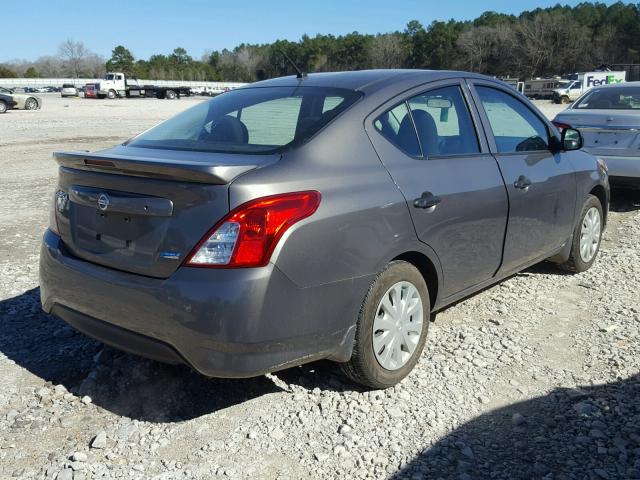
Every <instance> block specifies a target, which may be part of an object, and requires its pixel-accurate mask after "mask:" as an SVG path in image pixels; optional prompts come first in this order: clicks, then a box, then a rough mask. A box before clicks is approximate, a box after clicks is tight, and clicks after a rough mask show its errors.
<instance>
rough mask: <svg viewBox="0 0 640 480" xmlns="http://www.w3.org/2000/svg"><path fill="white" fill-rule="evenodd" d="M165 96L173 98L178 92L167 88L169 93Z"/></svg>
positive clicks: (169, 98) (168, 98)
mask: <svg viewBox="0 0 640 480" xmlns="http://www.w3.org/2000/svg"><path fill="white" fill-rule="evenodd" d="M165 98H166V99H167V100H173V99H175V98H176V92H174V91H173V90H167V93H166V95H165Z"/></svg>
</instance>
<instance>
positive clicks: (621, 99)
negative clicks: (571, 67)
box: [553, 82, 640, 188]
mask: <svg viewBox="0 0 640 480" xmlns="http://www.w3.org/2000/svg"><path fill="white" fill-rule="evenodd" d="M553 123H554V124H555V125H556V126H557V127H558V128H559V129H561V130H562V129H564V128H575V129H578V130H580V132H581V133H582V136H583V138H584V147H585V149H586V150H587V151H589V152H590V153H592V154H593V155H596V156H598V157H600V158H601V159H603V160H604V161H605V162H606V164H607V167H608V169H609V175H610V176H611V183H612V184H619V185H624V186H630V187H635V188H640V82H629V83H623V84H616V85H607V86H602V87H598V88H593V89H591V90H589V91H588V92H587V93H585V94H584V95H582V96H581V97H580V98H579V99H578V100H576V102H575V103H574V104H573V105H572V106H571V107H569V108H568V109H566V110H565V111H563V112H561V113H559V114H558V115H557V116H556V118H555V119H554V120H553Z"/></svg>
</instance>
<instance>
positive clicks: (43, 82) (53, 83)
mask: <svg viewBox="0 0 640 480" xmlns="http://www.w3.org/2000/svg"><path fill="white" fill-rule="evenodd" d="M98 80H100V79H98V78H0V87H6V88H15V87H32V88H38V87H61V86H62V85H63V84H64V83H70V84H72V85H75V86H76V87H82V86H83V85H86V84H87V83H96V82H97V81H98ZM138 84H139V85H157V86H159V87H163V86H172V87H190V88H203V87H209V88H214V89H220V90H224V89H226V88H229V89H233V88H238V87H241V86H242V85H246V83H240V82H198V81H185V80H146V79H138Z"/></svg>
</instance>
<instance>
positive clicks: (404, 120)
mask: <svg viewBox="0 0 640 480" xmlns="http://www.w3.org/2000/svg"><path fill="white" fill-rule="evenodd" d="M373 126H374V127H375V128H376V130H378V131H379V132H380V133H381V134H382V135H383V136H384V137H385V138H386V139H387V140H389V141H390V142H391V143H393V144H394V145H395V146H396V147H398V148H399V149H400V150H402V151H403V152H405V153H406V154H407V155H411V156H414V157H417V156H419V155H420V153H421V152H420V145H419V144H418V138H417V137H416V130H415V127H414V126H413V120H412V119H411V115H410V114H409V108H408V107H407V104H406V103H401V104H400V105H398V106H396V107H394V108H392V109H391V110H389V111H387V112H385V113H383V114H382V115H380V117H378V118H377V120H376V121H375V122H373Z"/></svg>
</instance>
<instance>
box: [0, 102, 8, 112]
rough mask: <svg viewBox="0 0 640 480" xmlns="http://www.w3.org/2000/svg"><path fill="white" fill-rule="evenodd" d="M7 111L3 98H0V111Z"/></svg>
mask: <svg viewBox="0 0 640 480" xmlns="http://www.w3.org/2000/svg"><path fill="white" fill-rule="evenodd" d="M6 111H7V104H6V103H5V102H4V100H0V113H5V112H6Z"/></svg>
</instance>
